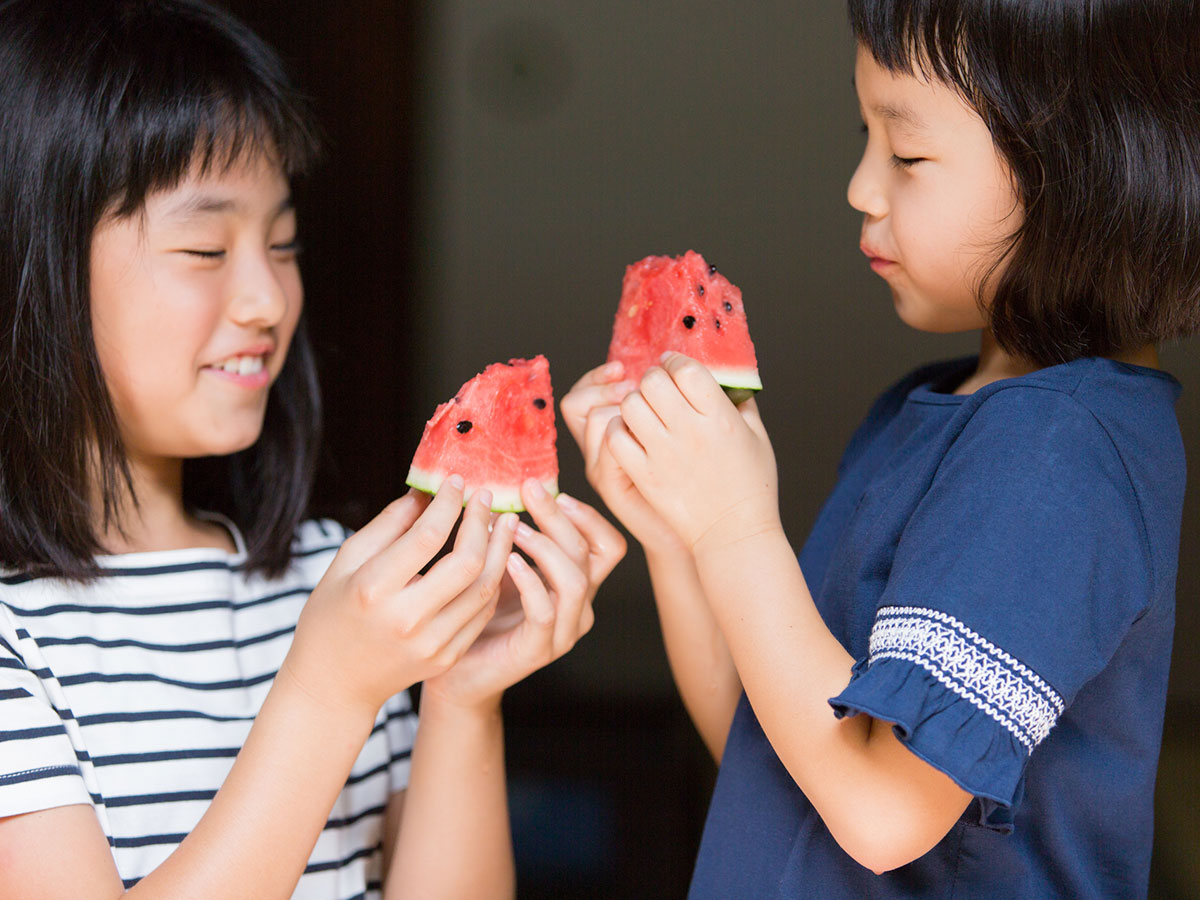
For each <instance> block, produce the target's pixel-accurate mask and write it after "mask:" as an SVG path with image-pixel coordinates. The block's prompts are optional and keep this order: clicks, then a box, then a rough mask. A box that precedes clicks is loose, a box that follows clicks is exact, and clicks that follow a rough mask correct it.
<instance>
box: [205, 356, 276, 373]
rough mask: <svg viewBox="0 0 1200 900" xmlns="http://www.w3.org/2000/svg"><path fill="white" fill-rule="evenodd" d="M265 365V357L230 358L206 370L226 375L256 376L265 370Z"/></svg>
mask: <svg viewBox="0 0 1200 900" xmlns="http://www.w3.org/2000/svg"><path fill="white" fill-rule="evenodd" d="M266 364H267V361H266V357H265V356H262V355H255V356H231V357H229V359H227V360H225V361H223V362H219V363H217V364H215V365H212V366H208V368H210V369H213V370H215V371H218V372H225V373H226V374H228V375H257V374H258V373H259V372H261V371H262V370H263V369H264V368H266Z"/></svg>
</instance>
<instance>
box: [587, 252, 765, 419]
mask: <svg viewBox="0 0 1200 900" xmlns="http://www.w3.org/2000/svg"><path fill="white" fill-rule="evenodd" d="M667 350H675V351H678V352H679V353H684V354H686V355H687V356H690V357H692V358H693V359H695V360H697V361H698V362H700V363H702V364H703V365H704V366H706V367H707V368H708V370H709V371H710V372H712V374H713V377H714V378H715V379H716V380H717V383H718V384H719V385H721V386H722V387H723V388H725V392H726V393H727V394H729V396H730V399H732V400H733V402H734V403H740V402H742V401H743V400H745V399H746V398H747V397H750V396H752V395H753V393H754V392H755V391H759V390H761V389H762V381H761V380H760V379H759V375H758V360H757V358H756V356H755V354H754V344H753V342H752V341H751V340H750V328H749V326H748V325H747V322H746V309H745V307H744V306H743V305H742V292H741V290H739V289H738V287H737V286H736V285H734V284H731V283H730V281H729V280H728V279H727V278H725V276H723V275H722V274H721V273H720V272H718V271H717V267H716V266H712V265H709V264H708V263H707V262H705V260H704V257H703V256H701V255H700V254H699V253H696V252H695V251H693V250H689V251H688V252H687V253H685V254H683V255H682V256H676V257H670V256H647V257H646V258H645V259H642V260H640V261H638V262H635V263H633V264H632V265H630V266H628V267H627V268H626V269H625V279H624V281H623V282H622V285H621V302H620V304H619V305H618V306H617V315H616V319H615V321H614V322H613V334H612V343H611V344H610V345H609V348H608V360H609V362H612V361H613V360H620V361H621V362H622V363H624V364H625V377H626V378H628V379H630V380H633V381H637V380H638V379H640V378H641V377H642V375H643V374H645V372H646V370H647V369H648V368H650V367H651V366H654V365H657V364H658V362H659V359H660V357H661V356H662V354H663V353H664V352H665V351H667Z"/></svg>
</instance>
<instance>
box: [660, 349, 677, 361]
mask: <svg viewBox="0 0 1200 900" xmlns="http://www.w3.org/2000/svg"><path fill="white" fill-rule="evenodd" d="M674 353H675V351H674V350H664V351H663V355H662V356H660V357H659V358H658V361H659V362H666V361H667V360H668V359H670V358H671V356H672V355H673V354H674Z"/></svg>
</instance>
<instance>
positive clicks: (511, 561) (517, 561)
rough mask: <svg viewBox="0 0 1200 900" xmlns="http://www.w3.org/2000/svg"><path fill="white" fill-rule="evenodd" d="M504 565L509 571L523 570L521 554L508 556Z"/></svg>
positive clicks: (523, 562)
mask: <svg viewBox="0 0 1200 900" xmlns="http://www.w3.org/2000/svg"><path fill="white" fill-rule="evenodd" d="M506 565H507V566H508V568H509V569H516V570H518V571H520V570H521V569H524V568H525V560H523V559H521V554H519V553H510V554H508V562H507V564H506Z"/></svg>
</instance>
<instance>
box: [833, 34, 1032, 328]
mask: <svg viewBox="0 0 1200 900" xmlns="http://www.w3.org/2000/svg"><path fill="white" fill-rule="evenodd" d="M854 80H855V87H856V89H857V91H858V99H859V106H860V109H861V113H862V117H863V121H864V122H865V123H866V126H867V146H866V150H865V151H864V152H863V157H862V160H861V162H859V164H858V169H857V170H856V171H855V173H854V177H853V178H852V179H851V180H850V188H849V192H848V193H849V200H850V205H851V206H853V207H854V208H855V209H857V210H859V211H861V212H862V213H863V226H862V238H861V246H862V250H863V252H864V253H865V254H866V255H867V256H868V257H869V258H870V260H871V268H872V269H874V270H875V271H876V272H877V273H879V275H880V276H882V277H883V279H884V280H885V281H886V282H887V283H888V286H889V287H890V288H891V290H892V297H893V300H894V302H895V305H896V311H897V313H898V314H899V315H900V318H901V319H902V320H904V322H906V323H907V324H908V325H910V326H912V327H913V328H918V329H921V330H922V331H934V332H954V331H966V330H969V329H975V328H981V327H983V325H984V324H985V317H984V313H983V312H982V311H981V310H980V308H979V304H978V299H977V298H978V287H979V283H980V279H981V277H982V276H983V275H985V274H986V273H987V271H988V269H989V268H990V267H991V265H992V264H993V262H994V261H995V260H996V259H997V258H998V255H999V254H998V248H999V246H1000V245H1001V244H1002V242H1003V241H1004V239H1005V238H1006V237H1008V236H1009V235H1011V234H1012V233H1013V232H1014V231H1015V230H1016V228H1017V227H1018V226H1019V225H1020V224H1021V211H1020V208H1019V204H1018V202H1017V197H1016V193H1015V191H1014V189H1013V185H1012V182H1011V179H1010V178H1009V174H1008V170H1007V167H1006V166H1005V165H1004V162H1003V160H1002V159H1001V158H1000V156H999V155H998V154H997V152H996V150H995V147H994V146H993V143H992V137H991V134H990V132H989V131H988V129H987V126H986V125H984V123H983V120H982V119H981V118H980V117H979V115H978V114H977V113H976V112H975V111H974V110H972V109H971V108H970V107H969V106H967V105H966V103H965V102H964V101H963V100H962V99H961V98H960V97H959V95H958V94H957V93H956V92H955V91H954V90H953V89H951V88H950V87H948V86H946V85H944V84H942V83H940V82H936V81H935V82H932V83H931V82H928V81H925V80H923V79H920V78H917V77H913V76H909V75H893V74H892V73H890V72H888V71H887V70H886V69H883V68H881V67H880V66H879V64H878V63H876V62H875V60H874V58H873V57H872V56H871V54H870V53H869V52H867V51H866V50H865V49H864V48H862V47H859V50H858V59H857V63H856V65H855V69H854ZM988 300H989V298H988V297H987V296H986V295H985V297H984V302H985V303H987V302H988Z"/></svg>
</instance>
